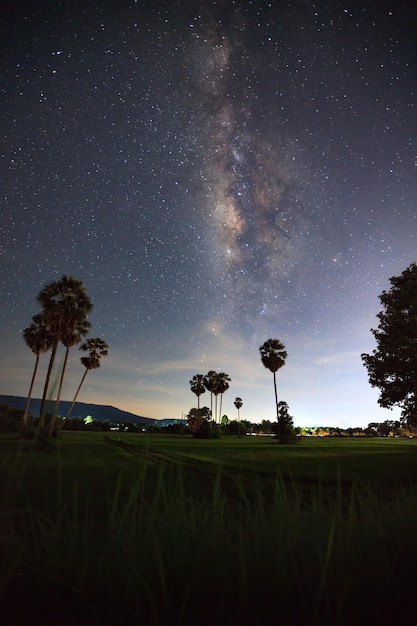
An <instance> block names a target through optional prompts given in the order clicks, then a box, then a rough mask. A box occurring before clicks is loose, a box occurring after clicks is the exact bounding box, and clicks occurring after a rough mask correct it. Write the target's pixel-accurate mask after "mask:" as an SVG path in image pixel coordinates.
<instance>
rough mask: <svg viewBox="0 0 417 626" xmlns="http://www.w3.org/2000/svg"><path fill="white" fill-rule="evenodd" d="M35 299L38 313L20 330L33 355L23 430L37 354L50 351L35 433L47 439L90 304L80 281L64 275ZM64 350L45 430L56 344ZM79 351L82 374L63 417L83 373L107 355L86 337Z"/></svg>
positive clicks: (98, 343) (100, 342)
mask: <svg viewBox="0 0 417 626" xmlns="http://www.w3.org/2000/svg"><path fill="white" fill-rule="evenodd" d="M37 300H38V302H39V304H40V305H41V311H40V313H37V314H36V315H34V316H33V317H32V323H31V324H30V326H28V327H27V328H25V329H24V330H23V338H24V340H25V342H26V345H27V346H28V347H29V348H30V350H31V351H32V352H33V353H34V354H35V355H36V361H35V367H34V370H33V374H32V380H31V383H30V388H29V393H28V397H27V401H26V407H25V412H24V416H23V429H24V432H26V430H27V424H28V414H29V404H30V399H31V396H32V390H33V386H34V383H35V379H36V375H37V371H38V366H39V360H40V356H41V354H43V353H45V352H49V351H50V352H51V354H50V358H49V364H48V369H47V373H46V378H45V383H44V388H43V395H42V401H41V408H40V415H39V432H40V433H42V434H43V435H47V436H49V437H50V436H51V435H52V434H53V432H54V428H55V423H56V418H57V415H58V409H59V401H60V397H61V392H62V386H63V382H64V376H65V371H66V367H67V363H68V355H69V351H70V348H71V347H73V346H75V345H76V344H78V343H80V342H81V341H82V338H83V337H85V335H86V334H87V333H88V331H89V329H90V322H89V321H88V319H87V317H88V314H89V313H90V311H91V309H92V308H93V305H92V303H91V301H90V299H89V297H88V296H87V293H86V290H85V287H84V284H83V282H82V281H81V280H78V279H76V278H73V277H72V276H67V275H64V276H62V278H61V279H60V280H58V281H55V282H51V283H48V284H47V285H46V286H45V287H44V288H43V289H42V290H41V291H40V292H39V294H38V296H37ZM60 343H61V344H63V346H64V348H65V356H64V362H63V365H62V369H61V373H60V376H59V383H58V390H57V394H56V399H55V402H54V408H53V413H52V419H51V421H50V423H49V424H48V429H46V427H45V412H46V401H47V398H48V389H49V388H50V381H51V374H52V370H53V366H54V362H55V357H56V354H57V350H58V346H59V344H60ZM80 350H82V351H83V352H85V353H86V354H85V355H84V356H83V357H81V359H80V360H81V363H82V365H83V366H84V367H85V372H84V375H83V377H82V379H81V383H80V384H79V386H78V389H77V391H76V394H75V397H74V400H73V402H72V405H71V407H70V409H69V411H68V412H67V414H66V416H65V417H69V415H70V414H71V411H72V408H73V406H74V403H75V401H76V399H77V396H78V393H79V391H80V389H81V386H82V384H83V382H84V380H85V377H86V375H87V372H89V371H90V370H92V369H96V368H98V367H100V360H101V358H102V357H104V356H107V352H108V345H107V343H106V342H105V341H104V340H103V339H100V338H99V337H95V338H89V339H87V340H86V341H84V342H83V343H82V345H81V346H80Z"/></svg>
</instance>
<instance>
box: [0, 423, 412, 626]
mask: <svg viewBox="0 0 417 626" xmlns="http://www.w3.org/2000/svg"><path fill="white" fill-rule="evenodd" d="M0 454H1V467H0V472H1V473H0V506H1V510H0V540H1V545H0V549H1V554H2V555H3V558H2V560H1V562H0V575H1V576H0V602H1V612H2V615H3V616H5V615H7V624H13V623H15V624H54V625H58V624H62V625H68V626H69V625H70V624H71V625H74V626H78V625H80V626H84V624H85V625H86V624H89V625H95V624H108V625H109V626H116V625H119V624H120V625H121V626H122V625H123V626H124V625H127V624H128V625H130V624H144V625H146V626H148V625H150V626H153V625H155V626H156V625H161V626H165V625H168V624H169V625H176V624H178V625H181V626H182V625H184V626H188V625H191V624H193V625H197V626H198V625H201V626H217V625H223V624H224V625H233V624H239V625H246V624H247V625H249V624H250V625H251V626H256V625H259V626H269V625H272V624H284V625H286V624H288V625H294V626H298V625H304V624H306V625H307V624H312V625H313V624H314V625H315V624H323V625H324V624H326V625H327V624H328V625H332V626H333V625H335V626H336V625H337V624H339V625H341V626H344V625H345V624H369V623H378V624H391V623H392V624H396V625H398V624H403V623H406V622H407V623H408V621H409V619H411V618H412V617H413V614H414V613H413V612H414V596H413V592H412V587H413V582H414V579H415V578H416V574H417V535H416V528H417V441H416V440H410V439H385V438H381V439H379V438H378V439H356V438H352V439H339V438H337V439H335V438H332V439H331V438H317V439H316V438H306V439H303V441H302V443H300V444H297V445H292V446H280V445H278V444H276V443H275V442H274V441H273V440H272V439H270V438H264V437H242V438H237V437H223V438H222V439H220V440H215V441H210V440H194V439H191V438H189V437H181V436H173V435H154V434H152V435H151V434H141V435H138V434H128V433H111V434H107V435H103V434H102V433H99V434H98V433H71V432H62V433H61V436H60V440H59V442H58V444H57V445H56V446H55V447H52V448H51V449H50V450H49V451H42V452H40V451H37V450H36V449H35V448H34V446H33V444H32V443H31V442H25V441H20V440H18V439H16V438H14V437H13V436H10V435H8V436H6V435H3V436H1V437H0Z"/></svg>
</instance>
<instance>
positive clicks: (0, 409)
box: [0, 404, 24, 433]
mask: <svg viewBox="0 0 417 626" xmlns="http://www.w3.org/2000/svg"><path fill="white" fill-rule="evenodd" d="M23 414H24V411H23V409H16V408H15V407H12V406H7V405H6V404H2V405H1V406H0V432H2V433H18V432H21V431H22V428H23Z"/></svg>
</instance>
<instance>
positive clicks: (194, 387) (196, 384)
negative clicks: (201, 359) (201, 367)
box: [190, 374, 206, 410]
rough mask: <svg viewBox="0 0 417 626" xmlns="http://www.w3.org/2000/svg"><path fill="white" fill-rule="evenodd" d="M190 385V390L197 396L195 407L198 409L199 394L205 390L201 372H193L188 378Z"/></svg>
mask: <svg viewBox="0 0 417 626" xmlns="http://www.w3.org/2000/svg"><path fill="white" fill-rule="evenodd" d="M190 385H191V391H192V392H193V393H195V395H196V396H197V408H198V410H200V396H201V394H203V393H205V391H206V388H205V386H204V376H203V374H195V376H193V377H192V379H191V380H190Z"/></svg>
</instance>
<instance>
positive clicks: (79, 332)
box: [49, 315, 90, 435]
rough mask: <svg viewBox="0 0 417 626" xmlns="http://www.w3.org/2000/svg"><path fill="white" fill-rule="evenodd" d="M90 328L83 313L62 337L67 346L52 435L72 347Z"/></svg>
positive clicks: (50, 432) (55, 406) (50, 430)
mask: <svg viewBox="0 0 417 626" xmlns="http://www.w3.org/2000/svg"><path fill="white" fill-rule="evenodd" d="M89 328H90V322H89V321H88V320H87V319H85V318H84V317H83V316H82V315H80V320H79V321H78V322H77V321H75V320H74V323H73V326H72V328H71V329H70V331H69V332H68V333H67V334H65V335H63V336H62V337H61V342H62V343H63V344H64V346H65V357H64V362H63V364H62V369H61V376H60V379H59V387H58V393H57V397H56V400H55V405H54V412H53V415H52V420H51V423H50V426H49V434H50V435H52V433H53V431H54V427H55V422H56V418H57V415H58V409H59V401H60V398H61V392H62V385H63V383H64V376H65V370H66V369H67V363H68V355H69V351H70V348H72V347H73V346H75V345H76V344H77V343H80V341H81V339H82V337H84V336H85V335H86V334H87V333H88V330H89Z"/></svg>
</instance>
